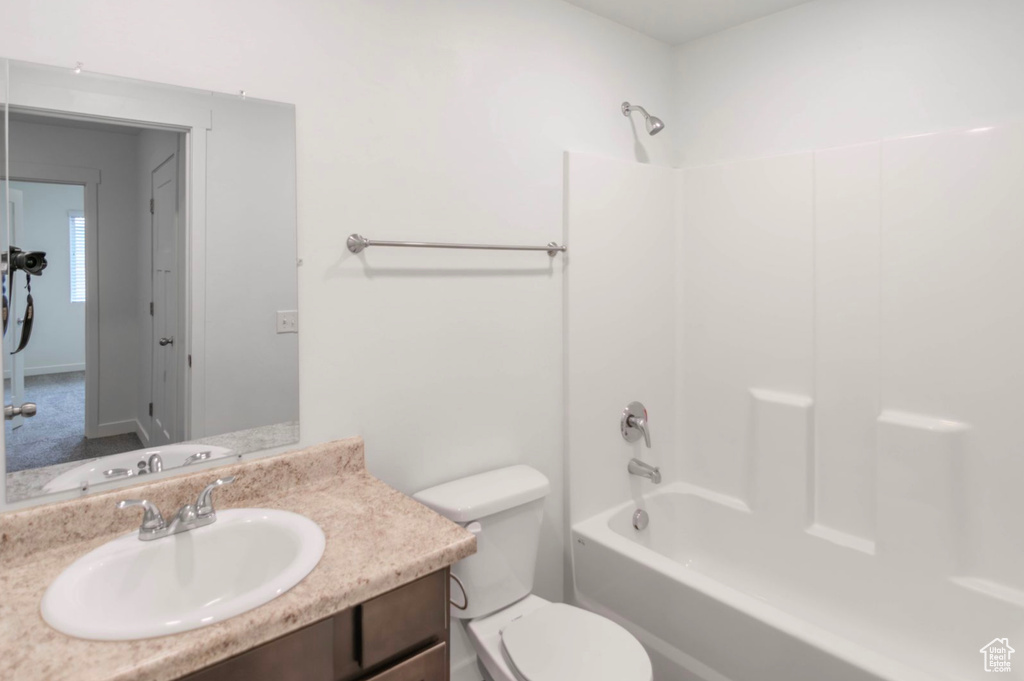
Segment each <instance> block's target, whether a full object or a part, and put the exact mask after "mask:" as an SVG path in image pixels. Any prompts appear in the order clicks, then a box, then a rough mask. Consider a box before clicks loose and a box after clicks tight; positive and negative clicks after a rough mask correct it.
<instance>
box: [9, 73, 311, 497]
mask: <svg viewBox="0 0 1024 681" xmlns="http://www.w3.org/2000/svg"><path fill="white" fill-rule="evenodd" d="M2 66H3V68H4V82H3V83H2V85H3V90H2V94H3V104H4V107H5V130H4V132H5V135H4V138H3V158H4V164H5V166H4V167H5V170H4V171H3V176H2V185H0V197H2V201H3V205H4V207H5V209H4V210H3V211H0V213H2V218H0V220H2V224H0V254H2V256H3V263H2V269H3V272H2V278H3V304H4V314H5V319H6V325H5V329H6V330H5V333H4V337H3V352H2V353H0V354H2V358H3V359H2V364H3V371H4V405H5V427H4V450H3V456H4V464H5V471H6V477H7V480H6V482H7V484H6V502H7V503H8V504H10V503H15V502H19V501H23V500H25V499H29V498H33V497H41V496H43V495H48V494H51V493H58V492H67V491H68V490H71V491H72V492H74V491H75V490H77V491H78V492H77V493H82V492H88V491H90V490H92V489H94V488H96V487H97V486H99V487H101V488H102V487H109V486H111V485H113V484H117V483H123V482H124V481H126V480H127V481H133V480H135V479H137V477H138V476H143V475H152V474H155V473H158V472H161V473H162V472H166V471H172V470H174V471H181V472H188V471H189V470H194V468H190V467H192V466H212V465H216V464H217V462H218V460H219V461H220V462H221V463H227V462H231V461H234V460H235V459H237V457H238V456H241V455H243V454H246V453H249V452H254V451H263V450H267V449H272V448H276V447H281V446H283V445H287V444H291V443H295V442H297V441H298V336H297V333H298V310H297V305H298V302H297V284H296V267H297V265H298V262H297V259H296V224H295V223H296V209H295V109H294V107H293V106H292V105H289V104H281V103H277V102H268V101H261V100H257V99H253V98H250V97H246V96H245V94H244V93H238V94H235V95H224V94H217V93H209V92H203V91H199V90H192V89H187V88H180V87H171V86H164V85H158V84H153V83H145V82H139V81H132V80H127V79H122V78H113V77H107V76H100V75H96V74H91V73H89V72H88V71H87V70H84V69H83V68H81V66H75V67H70V68H54V67H49V66H40V65H36V64H27V63H23V62H15V61H11V62H5V63H3V65H2Z"/></svg>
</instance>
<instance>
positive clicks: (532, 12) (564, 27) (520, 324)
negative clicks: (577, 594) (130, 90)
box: [0, 0, 674, 661]
mask: <svg viewBox="0 0 1024 681" xmlns="http://www.w3.org/2000/svg"><path fill="white" fill-rule="evenodd" d="M6 9H7V12H6V21H5V22H4V27H5V28H4V31H5V32H4V34H3V36H2V40H0V43H2V44H3V45H4V53H5V55H6V56H8V57H12V58H16V59H23V60H30V61H40V62H46V63H51V64H61V65H63V64H67V65H69V66H71V65H73V64H74V63H75V62H76V61H82V62H84V64H85V68H86V69H88V70H91V71H96V72H100V73H112V74H117V75H121V76H130V77H135V78H141V79H146V80H152V81H159V82H167V83H173V84H179V85H187V86H192V87H200V88H208V89H210V90H216V91H222V92H236V91H238V90H240V89H245V90H246V91H247V93H248V94H249V95H250V96H254V97H263V98H266V99H274V100H279V101H286V102H292V103H294V104H295V105H296V107H297V109H296V115H297V123H298V131H297V140H298V167H297V171H298V208H299V256H300V257H301V258H303V259H304V262H305V264H304V265H303V267H301V268H300V270H299V301H300V302H299V304H300V309H301V312H302V319H301V333H300V338H299V341H300V374H301V420H302V439H303V442H305V443H314V442H320V441H324V440H329V439H332V438H337V437H342V436H348V435H354V434H361V435H363V436H365V437H366V439H367V459H368V463H369V466H370V468H371V470H372V471H373V472H374V473H375V474H377V475H379V476H380V477H381V478H383V479H384V480H386V481H387V482H389V483H391V484H393V485H395V486H396V487H398V488H399V489H402V490H405V491H410V492H411V491H414V490H417V489H420V488H422V487H426V486H429V485H432V484H434V483H437V482H440V481H443V480H447V479H450V478H454V477H457V476H461V475H465V474H469V473H473V472H477V471H481V470H485V469H488V468H492V467H497V466H502V465H506V464H510V463H513V462H523V463H529V464H532V465H535V466H537V467H538V468H540V469H541V470H542V471H544V472H545V473H546V474H547V475H548V476H549V477H550V478H551V480H552V483H553V489H554V490H555V492H554V493H553V494H552V496H551V498H550V500H549V503H548V505H547V512H548V515H547V518H548V520H547V524H546V526H545V534H544V539H543V546H542V552H541V557H540V565H539V569H538V577H539V579H538V584H537V586H538V591H539V592H540V593H541V594H543V595H546V596H549V597H554V598H558V597H560V596H561V593H562V579H563V567H562V565H563V563H562V537H563V534H564V527H563V521H564V514H563V503H564V498H563V496H562V495H561V493H560V490H561V487H562V482H563V475H562V463H563V462H562V444H563V443H562V435H563V431H562V416H563V414H562V381H561V376H562V328H561V324H562V281H561V266H562V265H561V260H560V259H555V261H554V262H550V261H549V260H548V258H547V256H546V255H543V254H523V253H511V254H510V253H486V252H481V253H433V252H423V251H412V252H402V251H373V250H370V251H368V252H367V253H366V255H365V257H364V258H356V257H350V256H349V255H348V254H347V251H346V250H345V239H346V237H347V236H348V234H350V233H351V232H356V231H358V232H362V233H364V234H365V235H366V236H368V237H371V238H374V237H376V238H384V239H387V238H394V239H403V238H420V239H430V240H455V241H489V242H526V243H533V242H537V243H547V242H548V241H550V240H557V239H559V238H561V233H562V218H563V216H562V153H563V151H564V150H565V149H572V150H578V151H586V152H593V153H599V154H604V155H608V156H615V157H619V158H625V159H633V158H637V157H641V158H649V159H650V160H651V161H652V162H655V163H668V162H669V161H670V159H671V157H672V153H671V146H672V143H671V139H672V137H671V135H672V127H671V126H670V127H669V128H668V129H667V130H666V131H665V132H664V133H662V134H661V135H659V136H657V137H654V138H651V137H647V136H646V135H644V134H643V132H642V127H641V129H640V130H641V134H640V136H639V137H637V136H635V135H634V129H633V128H632V127H631V125H630V123H629V122H628V121H626V120H624V119H623V117H622V114H621V113H620V111H619V105H620V103H621V102H622V101H623V100H626V99H628V100H630V101H633V102H637V103H641V104H643V105H645V106H647V107H648V108H649V109H650V110H651V111H652V112H654V113H655V114H657V115H659V116H661V117H663V118H666V119H668V118H670V117H671V115H670V113H669V112H670V109H671V102H672V98H671V96H670V94H669V93H670V91H671V88H672V80H673V72H674V69H673V62H672V53H671V50H670V49H669V48H668V47H666V46H664V45H663V44H660V43H658V42H656V41H653V40H651V39H648V38H645V37H642V36H639V35H638V34H636V33H634V32H633V31H630V30H628V29H624V28H622V27H619V26H616V25H614V24H612V23H610V22H608V21H606V20H603V19H600V18H598V17H595V16H593V15H591V14H589V13H587V12H584V11H582V10H579V9H578V8H575V7H571V6H569V5H567V4H565V3H562V2H560V1H559V0H494V1H489V2H486V3H482V2H478V1H476V0H429V1H424V0H391V1H389V2H375V1H371V0H346V1H344V2H327V1H325V0H304V1H303V2H296V3H289V4H282V3H279V2H273V1H271V0H258V1H257V2H241V1H240V0H232V1H227V2H220V3H216V4H214V5H211V4H210V3H206V2H199V1H198V0H188V1H187V2H182V3H178V4H176V5H175V7H174V8H173V11H164V10H163V9H161V8H158V7H156V6H148V5H141V4H139V3H136V2H132V1H130V0H115V2H112V3H107V4H106V5H105V6H104V7H103V8H102V10H101V11H99V10H97V8H96V7H86V6H83V5H81V4H80V3H76V2H72V1H70V0H61V1H57V2H52V3H47V4H45V5H41V4H38V3H30V2H24V1H17V2H12V3H8V6H7V8H6ZM634 123H636V122H635V121H634ZM257 266H259V267H266V266H269V264H268V263H257ZM456 645H457V649H456V650H455V651H454V652H455V656H454V657H455V659H456V660H457V661H458V660H464V659H466V657H467V655H466V648H465V645H464V644H459V643H457V644H456Z"/></svg>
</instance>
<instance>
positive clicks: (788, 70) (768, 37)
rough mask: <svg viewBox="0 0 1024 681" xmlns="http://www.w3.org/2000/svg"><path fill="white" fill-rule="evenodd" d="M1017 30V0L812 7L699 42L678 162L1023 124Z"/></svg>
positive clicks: (867, 0)
mask: <svg viewBox="0 0 1024 681" xmlns="http://www.w3.org/2000/svg"><path fill="white" fill-rule="evenodd" d="M1022 29H1024V4H1022V3H1020V2H1018V1H1017V0H985V1H984V2H977V1H975V0H817V1H816V2H810V3H807V4H804V5H800V6H798V7H795V8H793V9H791V10H788V11H786V12H782V13H779V14H775V15H771V16H768V17H765V18H764V19H761V20H758V21H755V22H751V23H749V24H744V25H742V26H738V27H736V28H733V29H730V30H728V31H724V32H722V33H717V34H715V35H712V36H708V37H706V38H702V39H700V40H697V41H695V42H692V43H689V44H687V45H684V46H682V47H680V48H677V50H676V57H677V65H678V75H677V78H676V82H675V86H674V92H675V98H676V107H675V115H676V121H677V124H676V125H675V126H674V127H675V128H676V137H675V142H676V144H677V149H678V161H679V162H681V163H682V165H684V166H689V165H700V164H706V163H713V162H716V161H723V160H736V159H744V158H752V157H757V156H765V155H772V154H782V153H791V152H795V151H808V150H811V149H820V148H824V147H831V146H839V145H843V144H855V143H858V142H868V141H872V140H877V139H881V138H883V137H894V136H902V135H913V134H920V133H922V132H929V131H934V130H944V129H949V128H959V127H978V126H984V125H991V124H993V123H998V122H1001V121H1005V120H1007V119H1010V118H1014V117H1017V116H1020V115H1022V114H1024V85H1022V84H1021V79H1020V77H1019V75H1020V72H1019V65H1020V64H1021V63H1022V62H1024V41H1022V40H1020V36H1021V31H1022ZM670 127H673V126H671V125H670Z"/></svg>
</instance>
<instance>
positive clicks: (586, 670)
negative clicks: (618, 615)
mask: <svg viewBox="0 0 1024 681" xmlns="http://www.w3.org/2000/svg"><path fill="white" fill-rule="evenodd" d="M550 488H551V486H550V484H549V483H548V479H547V478H546V477H544V475H543V474H542V473H540V472H539V471H537V470H535V469H533V468H530V467H529V466H511V467H509V468H501V469H499V470H494V471H489V472H487V473H480V474H479V475H473V476H470V477H467V478H462V479H459V480H453V481H452V482H447V483H444V484H442V485H438V486H436V487H431V488H430V489H425V490H423V491H422V492H419V493H418V494H416V495H414V498H415V499H416V500H417V501H419V502H420V503H422V504H423V505H425V506H428V507H429V508H431V509H433V510H434V511H436V512H438V513H440V514H441V515H443V516H445V517H447V518H449V519H450V520H452V521H454V522H456V523H459V524H460V525H462V526H464V527H465V528H466V529H467V530H469V531H470V532H472V533H473V534H475V535H476V540H477V552H476V553H475V554H474V555H472V556H470V557H468V558H466V559H464V560H461V561H459V562H458V563H456V564H455V565H453V566H452V585H451V599H452V603H453V605H452V616H453V617H455V618H458V619H460V620H463V622H464V623H465V625H466V631H467V632H468V633H469V638H470V640H471V641H472V643H473V647H474V648H475V649H476V653H477V656H478V658H479V660H480V663H481V665H482V667H483V669H484V671H485V672H486V674H487V675H488V679H487V681H577V680H578V681H652V678H653V676H652V671H651V661H650V658H649V657H648V656H647V652H646V651H645V650H644V649H643V646H641V645H640V642H639V641H637V640H636V638H634V637H633V635H632V634H630V633H629V632H628V631H626V630H625V629H623V628H622V627H621V626H619V625H618V624H616V623H614V622H612V621H611V620H609V619H607V618H605V617H601V616H600V615H596V614H594V613H592V612H589V611H587V610H583V609H581V608H576V607H573V606H571V605H566V604H564V603H551V602H550V601H546V600H544V599H543V598H541V597H539V596H535V595H533V593H532V591H533V572H534V567H535V563H536V561H537V549H538V546H539V540H540V528H541V521H542V519H543V516H544V498H545V497H546V496H547V494H548V491H549V490H550Z"/></svg>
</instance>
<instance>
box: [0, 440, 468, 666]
mask: <svg viewBox="0 0 1024 681" xmlns="http://www.w3.org/2000/svg"><path fill="white" fill-rule="evenodd" d="M228 475H236V476H238V481H237V482H236V483H235V484H234V485H230V486H227V487H225V488H223V489H222V490H218V492H217V497H216V501H217V504H218V508H224V509H227V508H240V507H252V506H256V507H266V508H277V509H282V510H287V511H294V512H296V513H300V514H302V515H305V516H307V517H309V518H310V519H312V520H314V521H315V522H316V523H317V524H319V525H320V527H321V528H322V529H323V531H324V534H325V535H326V536H327V547H326V549H325V551H324V555H323V558H322V559H321V560H320V563H319V564H318V565H317V567H316V568H314V569H313V571H312V572H311V573H310V574H309V575H308V576H307V577H306V578H305V579H304V580H302V581H301V582H300V583H299V584H298V585H296V586H295V587H294V588H292V589H291V590H290V591H288V592H287V593H285V594H283V595H282V596H279V597H278V598H276V599H275V600H273V601H270V602H269V603H267V604H265V605H262V606H260V607H258V608H256V609H254V610H250V611H249V612H246V613H243V614H241V615H238V616H236V617H232V618H230V619H228V620H225V621H223V622H220V623H217V624H213V625H210V626H208V627H204V628H202V629H196V630H193V631H189V632H185V633H182V634H176V635H173V636H164V637H161V638H152V639H144V640H139V641H117V642H104V641H85V640H81V639H75V638H70V637H68V636H65V635H64V634H61V633H59V632H57V631H56V630H54V629H51V628H50V627H49V626H48V625H47V624H46V623H45V622H44V621H43V619H42V617H41V616H40V614H39V603H40V600H41V599H42V597H43V593H44V592H45V591H46V588H47V587H48V586H49V584H50V583H51V582H52V581H53V580H54V579H55V578H56V577H57V575H59V574H60V573H61V571H63V570H64V569H65V568H66V567H67V566H68V565H70V564H71V563H72V562H74V561H75V560H76V559H77V558H78V557H79V556H81V555H83V554H84V553H86V552H87V551H90V550H92V549H94V548H96V547H97V546H100V545H101V544H104V543H106V542H107V541H109V540H110V539H113V538H114V537H116V536H118V535H120V534H124V533H127V532H132V531H135V530H137V527H138V524H139V521H140V514H139V513H125V512H123V511H117V510H115V508H114V503H115V501H117V500H119V499H123V498H126V497H139V496H143V495H144V496H145V497H146V498H148V499H150V500H151V501H153V502H154V503H156V504H158V505H159V506H160V508H161V509H163V510H164V511H165V513H167V512H169V511H171V510H172V509H173V508H177V507H178V506H180V505H181V504H182V503H185V501H187V500H190V499H193V498H195V495H196V493H198V491H199V490H200V489H202V488H203V487H204V486H205V485H206V484H207V483H208V482H210V480H211V479H213V478H215V477H217V476H228ZM475 551H476V540H475V538H474V537H473V535H472V534H470V533H469V532H467V531H466V530H464V529H462V528H461V527H459V526H458V525H455V524H454V523H451V522H449V521H448V520H446V519H444V518H442V517H441V516H439V515H437V514H436V513H434V512H433V511H431V510H429V509H427V508H426V507H425V506H422V505H420V504H419V503H417V502H416V501H414V500H413V499H411V498H410V497H408V496H406V495H404V494H402V493H400V492H398V491H397V490H394V489H392V488H391V487H389V486H387V485H386V484H384V483H383V482H381V481H380V480H378V479H376V478H374V477H373V476H372V475H370V474H369V473H368V472H367V471H366V467H365V463H364V458H363V442H362V440H361V439H359V438H353V439H348V440H341V441H338V442H333V443H328V444H325V445H318V446H316V447H311V448H309V449H305V450H301V451H297V452H291V453H288V454H282V455H280V456H275V457H267V458H265V459H259V460H256V461H250V462H243V463H239V464H234V465H231V466H225V467H222V468H217V469H216V470H204V471H199V472H197V473H194V474H191V475H185V476H179V477H174V478H168V479H164V480H159V481H156V482H153V483H149V484H144V485H139V486H136V487H130V488H122V489H119V490H115V491H113V492H109V493H105V494H99V495H95V496H89V497H85V498H82V499H77V500H74V501H67V502H61V503H56V504H50V505H47V506H39V507H35V508H32V509H28V510H24V511H18V512H14V513H7V514H3V515H0V650H2V651H3V654H0V679H4V680H5V681H6V680H10V681H37V680H38V681H60V680H64V679H66V680H68V681H71V680H74V681H129V680H130V681H136V680H138V679H146V680H147V681H171V680H172V679H177V678H179V677H181V676H184V675H186V674H188V673H190V672H193V671H196V670H199V669H203V668H204V667H208V666H210V665H211V664H214V663H216V662H219V661H221V660H225V659H227V658H229V657H232V656H234V655H237V654H238V653H241V652H244V651H246V650H249V649H251V648H253V647H255V646H258V645H260V644H262V643H266V642H267V641H271V640H273V639H275V638H278V637H280V636H282V635H284V634H287V633H288V632H291V631H294V630H296V629H299V628H301V627H304V626H306V625H308V624H312V623H313V622H316V621H319V620H321V619H324V618H325V617H329V616H330V615H333V614H334V613H337V612H339V611H341V610H344V609H346V608H348V607H350V606H353V605H356V604H358V603H362V602H364V601H366V600H368V599H370V598H373V597H374V596H377V595H379V594H382V593H384V592H386V591H390V590H391V589H394V588H396V587H398V586H400V585H402V584H405V583H407V582H410V581H412V580H414V579H417V578H418V577H422V576H424V575H427V574H430V573H432V572H435V571H437V570H440V569H443V568H445V567H447V566H449V565H451V564H452V563H454V562H456V561H458V560H460V559H462V558H465V557H466V556H468V555H471V554H472V553H474V552H475Z"/></svg>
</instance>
